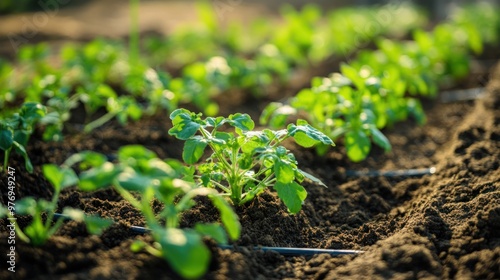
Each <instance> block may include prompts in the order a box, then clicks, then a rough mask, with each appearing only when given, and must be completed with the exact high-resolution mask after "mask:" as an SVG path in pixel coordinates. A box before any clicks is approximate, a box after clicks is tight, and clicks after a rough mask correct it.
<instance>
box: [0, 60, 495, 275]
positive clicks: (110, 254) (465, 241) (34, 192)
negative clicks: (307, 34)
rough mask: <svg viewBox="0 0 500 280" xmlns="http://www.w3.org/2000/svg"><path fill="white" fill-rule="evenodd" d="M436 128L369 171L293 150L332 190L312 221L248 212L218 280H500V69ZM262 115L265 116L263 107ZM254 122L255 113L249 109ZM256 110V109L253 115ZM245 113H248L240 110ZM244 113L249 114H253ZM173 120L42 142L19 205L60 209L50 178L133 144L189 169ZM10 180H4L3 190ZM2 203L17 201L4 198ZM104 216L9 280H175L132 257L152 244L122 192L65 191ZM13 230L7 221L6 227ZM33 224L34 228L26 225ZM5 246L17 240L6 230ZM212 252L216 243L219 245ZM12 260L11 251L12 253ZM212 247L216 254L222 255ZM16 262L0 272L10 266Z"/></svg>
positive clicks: (241, 210)
mask: <svg viewBox="0 0 500 280" xmlns="http://www.w3.org/2000/svg"><path fill="white" fill-rule="evenodd" d="M424 107H425V109H426V113H427V117H428V122H427V124H425V125H424V126H421V127H420V126H418V125H416V124H415V123H414V122H413V121H406V122H402V123H398V124H396V125H395V127H393V128H391V129H387V130H386V131H384V132H385V133H386V134H387V136H388V138H389V140H390V141H391V143H393V150H392V152H390V153H387V154H384V152H383V151H382V150H381V149H377V148H376V149H374V150H373V151H372V152H371V154H370V156H369V157H368V159H367V160H366V161H364V162H362V163H351V162H349V161H348V160H347V159H346V155H345V153H344V152H343V148H341V147H339V148H335V149H332V151H331V152H329V153H328V154H327V156H325V157H318V156H315V155H314V153H313V152H312V151H309V150H305V149H302V148H299V147H297V146H295V145H294V144H292V143H288V144H287V146H288V147H289V148H290V149H292V150H293V151H294V152H295V154H296V156H297V159H298V162H299V163H300V164H301V167H302V168H303V169H304V170H305V171H308V172H310V173H312V174H314V175H315V176H318V177H319V178H321V179H322V180H323V181H324V182H325V184H326V185H327V186H328V188H324V187H321V186H317V185H313V184H308V185H307V186H306V188H307V191H308V197H307V199H306V203H305V204H304V205H303V208H302V209H303V210H302V211H301V212H300V213H298V214H297V215H289V214H288V213H287V210H286V207H285V206H284V205H283V204H282V202H280V200H279V199H278V198H277V196H276V195H275V194H274V193H272V192H269V191H266V193H264V194H263V195H262V196H260V197H258V198H257V199H256V200H254V201H253V202H252V203H250V204H248V205H245V206H242V207H238V208H236V211H237V213H238V215H239V216H240V218H241V224H242V236H241V238H240V240H239V241H238V242H236V247H235V248H234V249H232V250H228V249H226V250H222V249H219V248H217V247H216V245H212V246H211V250H212V253H213V256H212V262H211V265H210V268H209V272H208V274H207V275H206V276H205V278H207V279H215V278H217V279H252V278H258V279H271V278H302V279H304V278H311V279H318V278H324V277H326V278H329V279H335V278H341V277H343V278H345V277H352V278H355V277H356V278H359V277H363V276H364V277H369V278H377V277H378V278H389V277H394V278H400V279H412V278H425V277H429V278H436V279H442V278H455V277H459V278H470V279H498V278H499V277H500V274H499V271H498V267H499V265H500V246H499V245H500V243H499V242H500V241H499V239H498V236H497V235H496V233H497V232H498V231H499V230H500V208H499V205H500V185H499V182H500V172H499V168H500V160H499V158H500V144H499V143H500V142H499V141H500V112H499V110H498V108H500V67H498V66H497V69H496V71H495V72H494V74H492V75H491V79H490V82H489V83H488V86H487V94H486V97H484V98H483V99H479V100H476V101H462V102H455V103H447V104H443V103H438V102H426V103H425V104H424ZM253 108H254V107H253ZM248 109H249V111H252V108H248ZM253 110H255V109H253ZM240 111H241V110H240ZM243 112H244V110H243ZM170 127H171V124H170V120H169V119H168V118H167V116H162V115H157V116H155V117H154V118H148V119H143V120H141V121H139V122H138V123H133V124H130V125H128V126H126V127H121V126H119V125H118V124H116V123H111V124H109V125H105V126H104V127H102V128H99V129H97V130H96V131H94V132H93V133H91V134H89V135H81V134H76V135H73V136H67V138H66V140H65V141H64V142H63V143H46V142H42V141H40V140H38V139H39V137H37V136H36V135H35V136H34V137H33V139H32V142H33V144H32V145H31V147H30V150H29V154H30V155H33V156H32V162H33V165H34V166H35V173H34V174H33V175H29V174H28V173H27V172H26V171H25V170H24V167H23V165H24V164H23V161H22V160H21V158H20V157H18V156H14V157H13V159H12V160H11V162H12V163H11V166H12V167H14V168H16V176H17V182H18V187H17V193H18V197H17V198H18V199H19V198H22V197H24V196H28V195H31V196H36V197H41V198H45V199H50V197H51V187H49V184H48V183H47V182H46V181H45V180H42V179H41V176H40V174H41V171H40V166H41V165H42V164H44V163H47V162H52V163H62V162H63V161H64V160H65V159H66V158H67V157H68V156H69V155H71V154H73V153H75V152H77V151H82V150H87V149H89V150H94V151H98V152H103V153H107V154H112V153H114V152H116V150H117V149H118V148H119V147H120V146H123V145H125V144H132V143H133V144H142V145H144V146H145V147H147V148H149V149H151V150H153V151H154V152H156V153H157V154H158V155H159V157H161V158H167V157H171V158H180V156H181V150H182V143H180V142H178V141H177V140H174V139H173V138H172V137H170V136H168V133H167V131H168V129H169V128H170ZM429 167H435V168H436V170H437V172H436V173H435V174H433V175H425V176H423V177H421V178H420V177H395V178H386V177H381V176H379V177H374V178H368V177H362V178H353V177H348V176H346V171H347V170H365V169H366V170H372V169H375V170H394V169H410V168H429ZM6 180H7V178H6V176H5V175H2V177H1V181H2V182H5V181H6ZM1 199H2V203H3V202H4V201H5V200H6V197H5V194H3V195H2V198H1ZM201 202H202V203H201V204H200V206H198V207H196V208H194V209H193V210H191V211H189V212H188V213H187V214H185V215H184V217H183V219H182V225H183V226H186V225H192V223H193V222H195V221H213V220H214V219H216V217H217V212H216V211H215V210H214V209H212V207H211V206H209V204H208V203H203V201H201ZM64 206H71V207H75V208H79V209H82V210H84V211H85V212H86V213H89V214H93V213H97V214H99V215H101V216H106V217H110V218H112V219H114V220H115V221H116V222H117V223H116V224H115V225H113V226H112V227H111V228H110V229H108V230H106V231H105V232H104V233H103V234H102V235H101V236H99V237H98V236H92V235H88V234H87V233H86V231H85V226H84V225H83V224H82V223H77V222H72V221H70V222H67V223H66V224H65V225H64V226H63V227H62V228H61V229H60V231H59V232H58V234H57V235H56V236H54V237H52V238H51V239H50V240H49V242H48V243H47V244H46V245H44V246H42V247H40V248H35V247H32V246H29V245H26V244H22V243H19V244H18V245H17V246H16V250H17V251H16V253H17V254H18V258H17V263H16V273H15V274H11V273H10V272H9V271H7V270H6V269H5V270H2V271H1V272H0V278H2V279H8V278H9V277H12V276H15V277H14V278H16V279H23V278H24V279H26V278H38V279H52V278H64V279H98V278H112V279H133V278H143V279H153V278H159V279H175V278H177V277H176V276H175V275H176V274H175V273H174V272H172V271H171V270H170V269H169V268H168V265H166V264H165V262H164V261H163V260H161V259H158V258H155V257H153V256H151V255H148V254H146V253H132V252H131V251H130V249H129V247H130V244H131V243H132V241H133V240H134V239H135V238H139V239H144V240H147V241H150V240H151V239H150V237H149V236H147V235H144V236H141V235H139V234H137V233H134V232H132V231H131V230H130V228H129V226H132V225H135V226H144V221H143V219H142V217H141V216H140V214H139V213H138V212H137V211H136V210H135V209H134V208H133V207H132V206H130V205H129V204H128V203H127V202H125V201H123V200H122V199H121V197H120V196H119V195H118V194H116V193H115V192H114V191H111V190H106V191H99V192H97V193H81V192H78V191H76V190H74V189H68V190H65V191H63V193H62V195H61V199H60V202H59V207H60V208H62V207H64ZM0 223H1V224H0V226H1V227H2V228H3V229H5V226H6V224H5V220H2V221H0ZM20 224H21V225H22V224H23V221H22V220H21V221H20ZM0 240H7V233H6V231H4V230H2V232H1V234H0ZM207 242H210V241H207ZM0 244H1V245H0V251H2V252H6V251H7V249H8V247H7V242H0ZM210 244H211V243H210ZM253 246H279V247H310V248H325V249H356V250H363V251H365V252H364V253H362V254H359V255H357V256H343V257H332V256H329V255H326V254H320V255H315V256H313V257H300V256H296V257H284V256H281V255H279V254H278V253H275V252H263V251H261V250H254V249H251V248H252V247H253ZM7 260H8V259H7V256H6V254H2V255H1V257H0V261H1V262H2V263H4V264H5V263H6V261H7Z"/></svg>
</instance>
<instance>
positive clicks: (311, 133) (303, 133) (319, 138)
mask: <svg viewBox="0 0 500 280" xmlns="http://www.w3.org/2000/svg"><path fill="white" fill-rule="evenodd" d="M287 130H288V134H289V135H290V136H292V137H293V138H294V139H295V141H296V142H297V144H299V145H301V146H303V147H306V148H308V147H312V146H314V145H316V144H319V143H323V144H325V145H332V146H334V145H335V143H333V141H332V139H330V138H329V137H328V136H326V135H325V134H323V133H322V132H321V131H319V130H317V129H316V128H314V127H312V126H311V125H309V124H300V125H294V124H289V125H288V127H287Z"/></svg>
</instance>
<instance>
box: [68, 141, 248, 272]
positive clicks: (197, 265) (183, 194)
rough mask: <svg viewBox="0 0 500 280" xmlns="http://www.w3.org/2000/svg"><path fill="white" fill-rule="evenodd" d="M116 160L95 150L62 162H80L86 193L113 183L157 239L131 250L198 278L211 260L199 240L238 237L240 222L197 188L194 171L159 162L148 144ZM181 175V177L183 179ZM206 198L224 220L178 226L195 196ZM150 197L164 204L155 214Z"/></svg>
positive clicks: (125, 150)
mask: <svg viewBox="0 0 500 280" xmlns="http://www.w3.org/2000/svg"><path fill="white" fill-rule="evenodd" d="M117 157H118V159H117V162H116V163H111V162H108V161H106V157H105V156H104V155H102V154H99V153H95V152H81V153H78V154H75V155H73V156H71V157H69V158H68V159H67V160H66V161H65V163H64V164H63V166H65V167H68V166H72V165H75V164H78V167H79V168H80V170H81V172H80V174H79V182H78V186H79V188H80V189H81V190H84V191H95V190H99V189H103V188H109V187H111V186H112V187H113V189H115V190H116V191H117V192H118V193H120V195H121V196H122V197H123V198H124V199H125V200H127V201H128V202H129V203H130V204H131V205H132V206H133V207H135V208H136V209H138V210H139V211H140V212H141V213H142V215H143V216H144V218H145V221H146V225H147V227H148V228H149V229H151V234H152V236H153V238H154V240H155V241H156V242H155V243H154V244H153V245H149V244H146V243H144V242H140V241H137V242H135V243H134V244H133V245H132V249H133V250H134V251H139V250H143V249H144V250H146V251H147V252H149V253H151V254H152V255H155V256H158V257H161V258H163V259H165V260H166V261H167V262H168V263H169V264H170V265H171V267H172V268H173V269H174V270H175V271H176V272H178V273H179V274H180V275H181V276H183V277H186V278H196V277H200V276H202V275H203V274H204V273H205V271H206V269H207V267H208V265H209V261H210V251H209V250H208V248H207V247H206V245H205V244H204V243H203V241H202V238H203V237H204V236H208V237H211V238H213V239H214V240H216V241H217V242H219V243H226V242H227V241H228V236H229V238H230V239H231V240H236V239H238V237H239V235H240V224H239V221H238V217H237V216H236V214H235V213H234V212H233V210H232V208H231V207H230V205H229V204H228V203H227V202H226V201H225V200H224V199H223V198H221V197H220V196H218V195H216V194H217V193H216V191H215V190H213V189H210V188H205V187H196V186H195V185H194V184H193V183H192V182H190V181H189V180H190V179H189V178H190V177H191V176H192V174H191V173H192V172H191V171H190V170H189V169H188V168H186V167H184V166H183V165H182V164H180V163H179V162H177V161H175V160H168V161H163V160H160V159H158V158H157V156H156V155H155V154H154V153H153V152H152V151H149V150H147V149H146V148H144V147H142V146H138V145H132V146H124V147H122V148H120V150H119V151H118V154H117ZM183 178H184V179H183ZM199 196H205V197H208V198H209V199H210V201H211V202H212V203H213V205H214V206H215V207H216V208H217V209H218V210H219V212H220V219H221V221H222V224H223V226H222V225H221V224H218V223H198V224H196V225H195V226H194V228H180V218H181V215H182V214H183V213H184V212H186V211H187V210H189V209H190V208H192V207H193V206H194V205H195V204H196V201H195V200H194V198H196V197H199ZM153 199H156V200H157V201H159V202H161V203H162V204H163V210H162V211H161V212H160V213H158V214H156V213H155V212H154V211H153V208H152V205H151V202H152V201H153Z"/></svg>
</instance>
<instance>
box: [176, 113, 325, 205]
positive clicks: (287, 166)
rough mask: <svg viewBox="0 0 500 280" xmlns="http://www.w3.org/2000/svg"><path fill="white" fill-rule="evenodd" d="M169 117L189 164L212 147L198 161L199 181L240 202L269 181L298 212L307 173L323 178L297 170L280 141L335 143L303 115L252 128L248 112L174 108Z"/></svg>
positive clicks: (305, 144) (310, 176)
mask: <svg viewBox="0 0 500 280" xmlns="http://www.w3.org/2000/svg"><path fill="white" fill-rule="evenodd" d="M170 119H171V120H172V122H173V127H172V128H171V129H170V130H169V134H170V135H173V136H175V137H176V138H178V139H181V140H185V141H186V143H185V144H184V149H183V152H182V158H183V160H184V161H185V162H186V163H187V164H189V165H193V164H195V163H197V162H198V161H199V160H200V159H201V157H202V156H203V154H204V152H205V149H206V147H207V146H208V147H210V150H211V153H210V155H209V157H208V158H207V159H206V160H205V161H204V162H203V163H202V164H200V165H198V166H197V169H198V175H196V178H197V179H198V181H199V184H200V185H202V186H205V187H210V188H217V189H220V190H221V191H222V192H223V196H227V197H229V198H230V199H231V201H232V203H233V204H234V205H242V204H244V203H246V202H248V201H250V200H252V199H253V198H254V197H255V196H257V195H259V194H260V193H262V192H263V191H264V190H265V189H267V188H269V187H273V188H274V189H275V190H276V191H277V192H278V196H279V197H280V198H281V199H282V200H283V202H284V203H285V205H286V206H287V207H288V210H289V211H290V212H291V213H297V212H299V211H300V209H301V207H302V202H303V201H304V199H305V198H306V196H307V192H306V190H305V189H304V187H302V186H301V185H300V183H301V182H302V181H303V180H304V179H305V178H308V179H310V180H312V181H314V182H317V183H320V184H322V183H321V181H320V180H319V179H317V178H315V177H313V176H312V175H310V174H308V173H306V172H305V171H303V170H300V169H299V168H298V167H297V161H296V160H295V156H294V155H293V154H292V153H291V152H290V151H289V150H287V149H286V148H285V147H283V146H281V145H280V144H281V143H282V142H283V141H284V140H285V139H287V138H290V137H292V138H294V139H295V141H296V142H297V144H299V145H301V146H303V147H312V146H314V145H317V144H323V145H334V143H333V141H332V140H331V139H330V138H328V137H327V136H325V135H324V134H323V133H321V132H319V131H318V130H316V129H315V128H313V127H311V126H310V125H309V124H307V122H305V121H303V120H299V121H298V122H297V125H295V124H290V125H288V127H287V129H283V130H278V131H273V130H269V129H265V130H263V131H253V129H254V126H255V125H254V122H253V121H252V119H251V118H250V116H249V115H247V114H240V113H237V114H234V115H230V116H229V117H228V118H224V117H217V118H213V117H207V118H206V119H202V114H201V113H200V114H196V113H192V112H190V111H188V110H186V109H177V110H175V111H174V112H172V114H171V115H170ZM224 124H228V125H230V126H232V127H233V128H234V133H231V132H224V131H221V129H222V126H223V125H224Z"/></svg>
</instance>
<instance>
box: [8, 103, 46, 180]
mask: <svg viewBox="0 0 500 280" xmlns="http://www.w3.org/2000/svg"><path fill="white" fill-rule="evenodd" d="M46 111H47V109H46V108H45V106H43V105H41V104H39V103H34V102H27V103H24V104H23V106H22V107H21V108H20V109H19V111H18V112H17V113H14V114H13V115H12V116H11V117H9V118H5V119H1V120H0V149H2V150H3V151H4V161H3V171H5V169H6V168H7V165H8V161H9V157H10V154H11V152H12V150H14V151H16V152H17V153H19V154H20V155H22V156H23V157H24V161H25V166H26V170H27V171H28V172H30V173H31V172H33V165H32V164H31V160H30V159H29V156H28V153H27V151H26V145H27V144H28V141H29V138H30V136H31V134H32V133H33V131H34V129H35V124H36V123H37V122H38V121H39V120H40V119H42V118H43V117H44V116H45V114H46Z"/></svg>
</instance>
